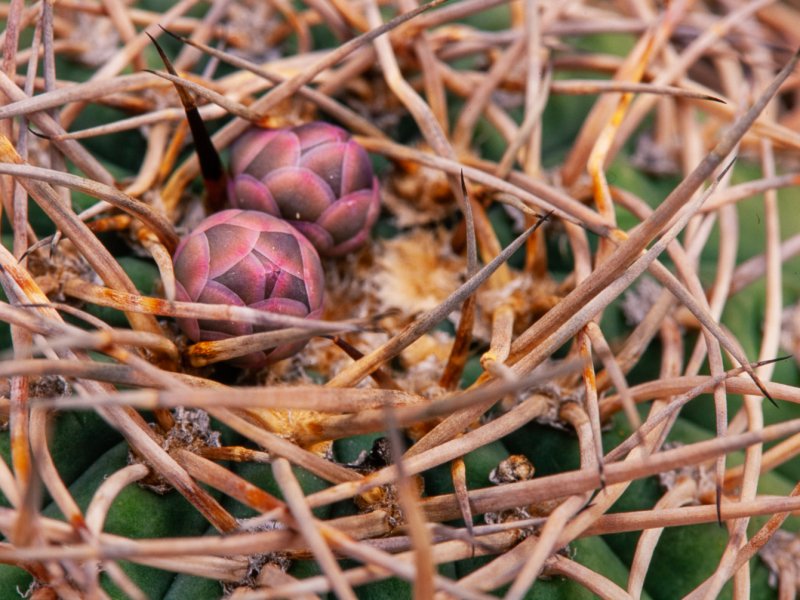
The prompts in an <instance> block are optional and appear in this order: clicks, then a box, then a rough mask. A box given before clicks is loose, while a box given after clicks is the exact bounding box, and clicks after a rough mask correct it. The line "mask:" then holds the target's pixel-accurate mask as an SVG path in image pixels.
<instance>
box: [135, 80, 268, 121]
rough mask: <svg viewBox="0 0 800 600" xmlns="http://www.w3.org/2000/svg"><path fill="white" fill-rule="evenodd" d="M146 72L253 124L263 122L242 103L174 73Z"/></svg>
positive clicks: (258, 115) (259, 116)
mask: <svg viewBox="0 0 800 600" xmlns="http://www.w3.org/2000/svg"><path fill="white" fill-rule="evenodd" d="M145 72H146V73H150V74H151V75H155V76H156V77H160V78H161V79H165V80H167V81H169V82H171V83H173V84H174V85H175V87H176V88H185V89H186V90H190V91H192V92H194V93H195V94H197V95H198V96H200V97H201V98H205V99H206V100H208V101H209V102H213V103H214V104H216V105H217V106H219V107H221V108H223V109H225V111H226V112H228V113H230V114H232V115H235V116H237V117H240V118H242V119H245V120H247V121H250V122H252V123H258V122H259V121H261V115H260V114H259V113H257V112H255V111H253V110H251V109H250V108H248V107H247V106H245V105H244V104H241V103H240V102H236V101H235V100H232V99H230V98H228V97H227V96H224V95H223V94H220V93H219V92H215V91H214V90H212V89H209V88H207V87H205V86H204V85H201V84H199V83H196V82H194V81H191V80H189V79H185V78H183V77H180V76H178V75H173V74H172V73H162V72H161V71H154V70H152V69H145Z"/></svg>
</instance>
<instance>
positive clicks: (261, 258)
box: [173, 210, 324, 368]
mask: <svg viewBox="0 0 800 600" xmlns="http://www.w3.org/2000/svg"><path fill="white" fill-rule="evenodd" d="M173 262H174V265H175V279H176V280H177V299H178V300H183V301H189V302H203V303H206V304H228V305H233V306H249V307H251V308H257V309H259V310H264V311H268V312H272V313H277V314H282V315H291V316H295V317H302V318H305V317H309V318H317V317H319V315H320V314H321V312H322V291H323V287H324V276H323V272H322V266H321V264H320V260H319V256H318V255H317V252H316V250H314V248H313V247H312V245H311V244H310V243H309V242H308V240H307V239H306V238H305V237H303V236H302V235H299V234H298V233H297V231H296V230H295V229H294V228H292V227H291V226H289V225H288V224H287V223H286V222H285V221H283V220H281V219H278V218H275V217H272V216H270V215H268V214H265V213H263V212H258V211H251V210H247V211H245V210H225V211H222V212H220V213H217V214H215V215H212V216H210V217H208V218H207V219H205V220H204V221H202V222H201V223H200V225H199V226H198V227H197V228H195V230H194V231H193V232H192V233H190V234H189V235H187V236H186V237H185V238H183V239H182V240H181V243H180V245H179V246H178V249H177V250H176V251H175V256H174V260H173ZM178 323H179V325H180V326H181V329H183V331H184V333H185V334H186V335H187V336H188V337H189V339H191V340H193V341H195V342H200V341H212V340H221V339H225V338H229V337H232V336H236V335H245V334H249V333H257V332H260V331H266V330H268V329H269V328H266V327H263V326H257V325H256V326H254V325H251V324H249V323H241V322H234V321H212V320H198V319H178ZM304 345H305V344H304V343H302V342H301V343H292V344H282V345H279V346H277V347H276V348H273V349H272V350H269V351H266V352H258V353H253V354H249V355H247V356H244V357H242V358H239V359H236V360H235V361H233V362H234V364H238V365H240V366H247V367H253V368H258V367H262V366H264V365H267V364H269V363H272V362H275V361H277V360H280V359H282V358H286V357H288V356H291V355H292V354H294V353H295V352H297V351H298V350H300V348H302V347H303V346H304Z"/></svg>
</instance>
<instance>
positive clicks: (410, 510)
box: [384, 407, 436, 600]
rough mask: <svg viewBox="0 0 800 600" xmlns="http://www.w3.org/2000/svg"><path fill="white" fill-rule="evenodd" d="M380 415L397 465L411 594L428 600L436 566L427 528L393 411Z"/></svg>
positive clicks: (397, 484)
mask: <svg viewBox="0 0 800 600" xmlns="http://www.w3.org/2000/svg"><path fill="white" fill-rule="evenodd" d="M384 416H385V420H386V427H387V430H388V433H389V443H390V447H391V452H392V457H393V458H394V459H393V461H392V462H393V463H394V465H395V467H396V468H397V481H396V483H395V488H396V489H397V499H398V502H399V504H400V508H401V509H402V511H403V517H404V518H405V522H406V526H407V529H408V533H409V536H410V538H411V545H412V548H413V550H414V565H415V572H416V576H415V577H414V597H415V598H420V599H426V600H432V598H433V594H434V584H433V580H434V575H435V573H436V569H435V563H434V561H433V552H432V549H431V543H432V540H431V536H430V531H429V529H428V527H427V524H426V522H425V516H424V514H423V512H422V510H421V509H420V506H419V499H420V497H419V496H420V494H419V489H418V487H417V485H416V484H415V483H414V481H413V479H412V477H411V475H409V473H408V472H407V471H406V469H405V462H404V458H403V453H404V448H403V441H402V439H401V438H400V430H399V428H398V424H397V420H396V419H395V417H394V411H393V410H392V409H391V408H390V407H387V408H386V409H385V410H384Z"/></svg>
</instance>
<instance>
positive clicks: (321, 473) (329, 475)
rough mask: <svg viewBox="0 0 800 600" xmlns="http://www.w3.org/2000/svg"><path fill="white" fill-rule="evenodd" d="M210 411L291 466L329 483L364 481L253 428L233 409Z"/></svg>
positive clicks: (307, 452) (214, 409) (312, 454)
mask: <svg viewBox="0 0 800 600" xmlns="http://www.w3.org/2000/svg"><path fill="white" fill-rule="evenodd" d="M207 410H208V412H209V414H210V415H211V416H212V417H214V418H215V419H218V420H219V421H221V422H222V423H225V424H226V425H227V426H229V427H231V428H232V429H234V430H235V431H237V432H238V433H240V434H241V435H243V436H245V437H247V438H249V439H251V440H252V441H254V442H255V443H257V444H259V445H261V446H262V447H263V448H264V450H266V451H267V452H269V453H270V454H271V455H273V456H279V457H284V458H287V459H288V460H290V461H291V462H292V463H294V464H296V465H298V466H301V467H303V468H304V469H306V470H308V471H311V472H312V473H314V474H315V475H317V476H318V477H321V478H322V479H325V480H326V481H330V482H333V483H341V482H348V481H360V480H361V475H359V474H358V473H355V472H354V471H351V470H350V469H347V468H345V467H342V466H339V465H337V464H334V463H332V462H330V461H328V460H325V459H324V458H322V457H320V456H317V455H316V454H314V453H312V452H309V451H308V450H304V449H302V448H300V447H299V446H296V445H294V444H293V443H291V442H290V441H288V440H285V439H283V438H282V437H280V436H278V435H276V434H274V433H271V432H269V431H266V430H265V429H263V428H262V427H259V426H257V425H254V424H253V423H252V422H251V421H250V420H248V419H245V418H243V417H241V416H239V415H237V414H235V413H233V412H232V411H231V410H228V409H225V408H212V407H208V409H207ZM253 416H256V418H257V415H250V419H252V418H253Z"/></svg>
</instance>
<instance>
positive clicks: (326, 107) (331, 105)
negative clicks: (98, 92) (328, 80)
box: [165, 30, 386, 138]
mask: <svg viewBox="0 0 800 600" xmlns="http://www.w3.org/2000/svg"><path fill="white" fill-rule="evenodd" d="M165 33H167V34H169V35H171V36H173V37H175V38H176V39H178V40H180V41H181V42H183V43H185V44H187V45H189V46H191V47H193V48H197V49H199V50H202V51H203V52H205V53H206V54H208V55H209V56H213V57H214V58H218V59H220V60H222V61H225V62H226V63H228V64H230V65H231V66H234V67H237V68H239V69H243V70H246V71H249V72H251V73H254V74H255V75H258V76H259V77H263V78H264V79H266V80H268V81H271V82H272V83H275V84H281V83H283V82H284V81H286V78H285V77H283V76H282V75H279V74H277V73H274V72H271V71H268V70H266V69H265V68H264V67H262V66H260V65H257V64H255V63H252V62H250V61H248V60H245V59H243V58H241V57H239V56H236V55H234V54H230V53H228V52H224V51H222V50H219V49H218V48H214V47H213V46H209V45H207V44H202V43H200V42H198V41H196V40H192V39H190V38H186V37H182V36H176V35H175V34H174V33H173V32H171V31H169V30H165ZM297 93H298V94H299V95H300V96H302V97H303V98H306V99H307V100H310V101H311V102H314V103H315V104H316V105H317V106H318V107H319V108H320V110H322V111H323V112H326V113H328V114H329V115H331V116H332V117H334V118H335V119H337V120H338V121H340V122H341V123H342V125H344V126H346V127H347V128H348V129H349V130H351V131H354V132H357V133H361V134H362V135H369V136H372V137H379V138H380V137H385V135H386V134H385V133H384V132H383V131H382V130H381V129H379V128H377V127H375V125H373V124H372V123H371V122H370V121H369V120H367V119H365V118H364V117H362V116H361V115H359V114H357V113H356V112H354V111H352V110H351V109H349V108H348V107H347V106H345V105H343V104H341V103H339V102H337V101H336V100H335V99H333V98H331V97H330V96H328V95H327V94H324V93H321V92H319V91H317V90H315V89H314V88H311V87H308V86H305V85H304V86H302V87H300V88H299V89H298V90H297ZM260 115H263V111H262V112H260V113H259V117H258V118H257V119H255V121H256V122H257V121H259V120H260V118H261V117H260Z"/></svg>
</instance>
